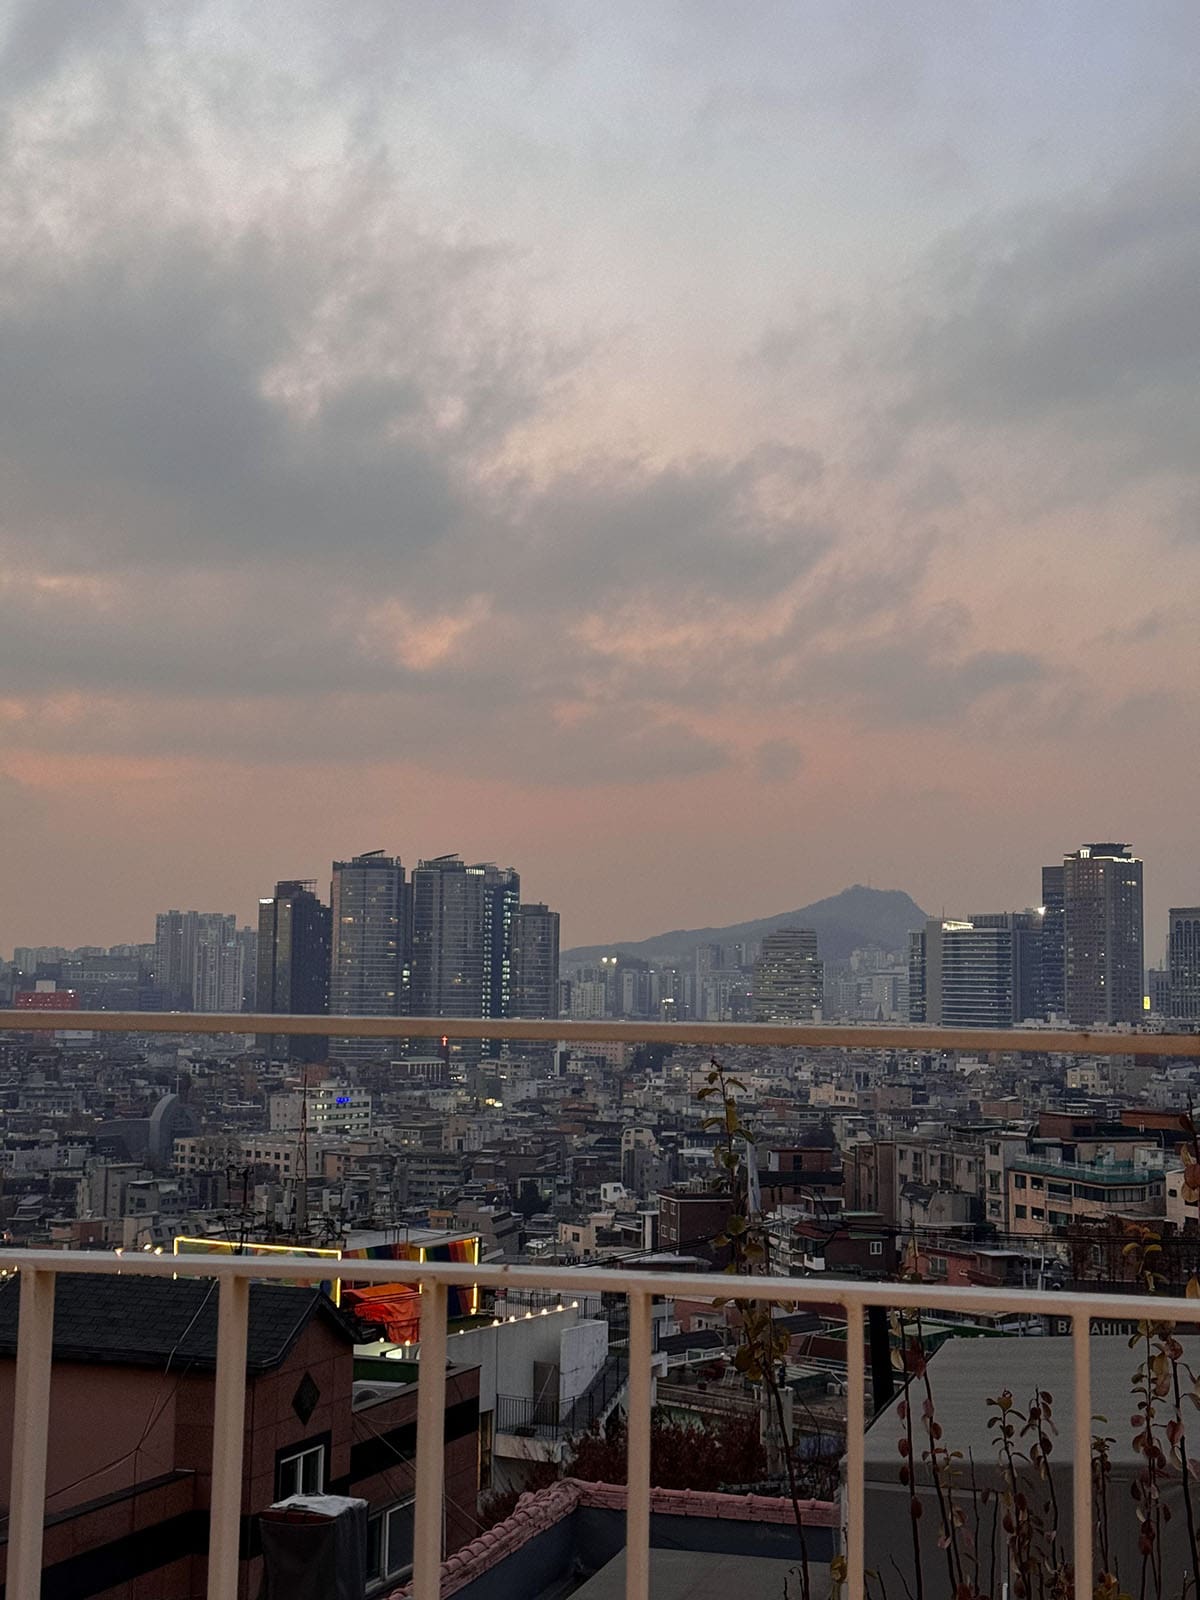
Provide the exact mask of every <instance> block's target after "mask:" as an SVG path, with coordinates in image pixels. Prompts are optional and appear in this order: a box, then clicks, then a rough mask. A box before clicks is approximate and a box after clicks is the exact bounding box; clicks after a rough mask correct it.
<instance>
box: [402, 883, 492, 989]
mask: <svg viewBox="0 0 1200 1600" xmlns="http://www.w3.org/2000/svg"><path fill="white" fill-rule="evenodd" d="M486 872H487V869H486V868H485V867H482V866H468V865H467V864H466V863H465V862H464V861H463V860H462V858H461V857H460V856H457V855H448V856H436V857H434V858H433V859H431V860H428V861H419V862H418V863H417V865H416V867H415V868H414V869H413V875H412V1006H413V1013H414V1015H416V1016H419V1017H482V1016H483V1015H484V1014H485V1013H484V997H485V994H487V993H488V991H489V988H490V972H491V968H492V950H491V941H490V940H489V938H488V933H489V919H488V915H487V911H488V905H489V900H490V899H491V898H492V897H491V896H488V895H485V882H484V880H485V877H486ZM485 972H486V973H487V974H488V976H485Z"/></svg>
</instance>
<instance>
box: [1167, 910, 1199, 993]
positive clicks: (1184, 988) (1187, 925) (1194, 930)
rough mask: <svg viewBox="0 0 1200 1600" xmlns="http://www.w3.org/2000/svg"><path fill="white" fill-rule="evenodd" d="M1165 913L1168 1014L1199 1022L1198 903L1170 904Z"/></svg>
mask: <svg viewBox="0 0 1200 1600" xmlns="http://www.w3.org/2000/svg"><path fill="white" fill-rule="evenodd" d="M1167 915H1168V917H1169V919H1170V920H1169V923H1168V932H1167V1014H1168V1015H1169V1016H1170V1018H1171V1019H1172V1021H1174V1022H1200V906H1172V907H1171V909H1170V911H1169V912H1168V913H1167Z"/></svg>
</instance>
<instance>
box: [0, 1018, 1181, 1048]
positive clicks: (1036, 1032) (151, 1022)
mask: <svg viewBox="0 0 1200 1600" xmlns="http://www.w3.org/2000/svg"><path fill="white" fill-rule="evenodd" d="M70 1029H84V1030H91V1031H92V1032H95V1033H202V1034H217V1033H234V1034H250V1033H261V1034H309V1035H318V1036H321V1037H324V1038H336V1039H342V1038H353V1039H442V1038H447V1039H514V1040H520V1041H525V1042H528V1043H533V1042H535V1041H539V1040H540V1041H544V1042H548V1043H558V1042H559V1041H562V1042H564V1043H567V1044H604V1043H625V1044H683V1045H688V1044H691V1045H714V1044H723V1045H759V1046H773V1047H780V1048H784V1049H792V1050H802V1049H837V1050H964V1051H974V1052H984V1053H991V1052H995V1051H1003V1052H1006V1053H1009V1054H1028V1055H1060V1054H1068V1055H1103V1056H1124V1055H1132V1056H1184V1057H1188V1056H1195V1057H1200V1033H1113V1032H1107V1031H1106V1032H1100V1033H1095V1032H1090V1031H1089V1030H1087V1029H1086V1028H1084V1029H1080V1028H935V1027H924V1026H919V1025H914V1024H906V1025H904V1026H897V1027H893V1026H892V1025H891V1024H889V1023H883V1024H878V1025H875V1024H864V1023H846V1024H844V1025H843V1024H841V1023H826V1022H802V1023H790V1024H786V1025H785V1024H779V1023H771V1022H648V1021H647V1022H631V1021H626V1020H623V1019H622V1020H618V1019H616V1018H604V1019H603V1020H600V1021H595V1022H581V1021H578V1020H576V1019H574V1018H568V1017H560V1018H548V1019H547V1018H539V1019H537V1020H536V1021H535V1020H534V1019H533V1018H528V1019H524V1018H521V1017H330V1016H312V1017H308V1016H297V1015H295V1014H293V1013H289V1014H284V1013H282V1012H281V1013H279V1014H275V1013H274V1012H269V1011H268V1012H262V1011H260V1012H248V1011H231V1012H220V1013H219V1012H211V1011H34V1010H30V1011H25V1010H21V1009H16V1010H0V1031H4V1030H10V1031H11V1030H15V1031H20V1032H25V1033H55V1032H58V1031H60V1030H70Z"/></svg>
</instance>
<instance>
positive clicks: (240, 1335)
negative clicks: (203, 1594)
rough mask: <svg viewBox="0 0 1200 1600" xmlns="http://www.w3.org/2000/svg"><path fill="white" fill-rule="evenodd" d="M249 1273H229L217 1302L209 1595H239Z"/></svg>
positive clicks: (212, 1598) (217, 1599)
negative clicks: (247, 1274) (245, 1274)
mask: <svg viewBox="0 0 1200 1600" xmlns="http://www.w3.org/2000/svg"><path fill="white" fill-rule="evenodd" d="M249 1311H250V1279H249V1277H247V1276H244V1275H243V1274H241V1273H233V1272H230V1273H228V1274H227V1275H226V1276H225V1277H223V1278H222V1279H221V1289H220V1300H219V1301H218V1305H217V1379H216V1394H215V1396H214V1398H213V1454H212V1497H211V1503H212V1510H211V1520H210V1524H209V1534H208V1600H237V1592H238V1555H239V1547H240V1544H241V1530H242V1448H243V1445H244V1443H245V1437H246V1340H247V1318H248V1316H249Z"/></svg>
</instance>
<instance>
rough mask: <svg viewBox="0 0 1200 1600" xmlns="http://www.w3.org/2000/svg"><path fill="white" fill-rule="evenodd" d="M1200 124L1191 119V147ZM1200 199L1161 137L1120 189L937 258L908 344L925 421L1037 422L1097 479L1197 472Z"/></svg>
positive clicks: (901, 417)
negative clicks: (1082, 458)
mask: <svg viewBox="0 0 1200 1600" xmlns="http://www.w3.org/2000/svg"><path fill="white" fill-rule="evenodd" d="M1195 133H1196V129H1195V128H1194V127H1193V128H1192V129H1191V130H1190V132H1185V131H1184V130H1177V132H1176V136H1175V149H1176V150H1183V149H1186V148H1190V145H1191V144H1192V143H1194V138H1195ZM1198 255H1200V201H1198V200H1197V191H1196V184H1195V171H1194V163H1192V162H1191V161H1190V160H1182V159H1180V158H1179V157H1178V156H1177V155H1176V154H1174V153H1173V152H1171V151H1164V150H1158V151H1155V152H1154V153H1153V155H1152V156H1151V157H1150V158H1146V159H1144V160H1143V161H1142V162H1141V163H1140V164H1139V165H1138V166H1137V168H1136V170H1131V171H1130V172H1129V173H1128V174H1127V175H1126V176H1125V177H1124V178H1123V179H1121V180H1120V181H1118V182H1115V183H1113V184H1111V185H1110V186H1109V187H1107V188H1106V189H1103V190H1100V189H1096V190H1093V191H1090V192H1087V193H1082V194H1077V195H1076V196H1075V197H1074V198H1073V199H1071V200H1069V201H1067V202H1065V203H1064V202H1062V201H1057V202H1055V203H1053V204H1051V203H1049V202H1047V203H1046V204H1044V205H1036V204H1035V205H1030V206H1027V207H1026V208H1024V209H1023V210H1021V211H1019V212H1007V213H1005V214H1003V215H1001V216H998V217H994V218H986V219H983V220H981V221H978V222H976V223H975V224H973V225H972V226H970V227H969V228H967V229H964V230H962V231H961V232H959V233H957V234H956V235H955V236H953V237H952V238H950V239H948V240H947V241H946V242H945V243H944V244H943V245H942V247H941V248H940V250H939V251H938V253H937V255H936V256H935V257H934V259H933V260H932V261H931V262H930V263H929V265H928V271H927V276H926V281H925V291H924V302H923V304H922V305H921V306H920V307H914V308H913V322H912V325H911V327H910V328H908V329H906V330H904V331H903V332H901V333H899V334H898V335H897V338H896V344H895V346H894V350H893V355H894V360H895V366H896V369H897V372H898V373H899V374H901V375H902V381H903V383H904V385H905V387H906V391H907V392H906V395H905V398H904V400H903V401H902V403H901V404H900V406H899V407H898V410H897V419H898V422H899V425H900V426H902V427H911V426H912V425H913V424H916V423H934V424H938V425H945V424H949V425H953V426H958V425H961V424H965V425H967V426H973V427H976V428H981V429H986V428H994V427H997V426H999V427H1002V428H1005V429H1010V430H1017V431H1020V432H1029V433H1030V434H1032V433H1033V432H1034V431H1035V430H1043V431H1044V429H1045V428H1046V426H1047V425H1050V426H1052V427H1055V428H1058V429H1059V430H1061V435H1062V436H1063V437H1064V438H1070V439H1071V440H1072V441H1073V443H1074V447H1075V448H1076V450H1083V451H1084V452H1086V456H1087V460H1088V462H1089V463H1090V469H1091V471H1092V473H1093V484H1094V485H1096V484H1097V483H1098V482H1099V483H1105V484H1106V483H1108V482H1110V481H1111V478H1112V477H1113V476H1114V475H1115V476H1125V477H1129V476H1136V475H1139V474H1147V473H1157V472H1162V471H1171V472H1181V473H1184V474H1187V475H1191V474H1192V473H1194V471H1195V468H1196V461H1197V456H1198V449H1200V422H1198V419H1197V410H1196V406H1195V403H1194V396H1195V375H1196V371H1197V364H1198V362H1200V276H1198V275H1197V273H1196V260H1197V257H1198Z"/></svg>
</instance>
